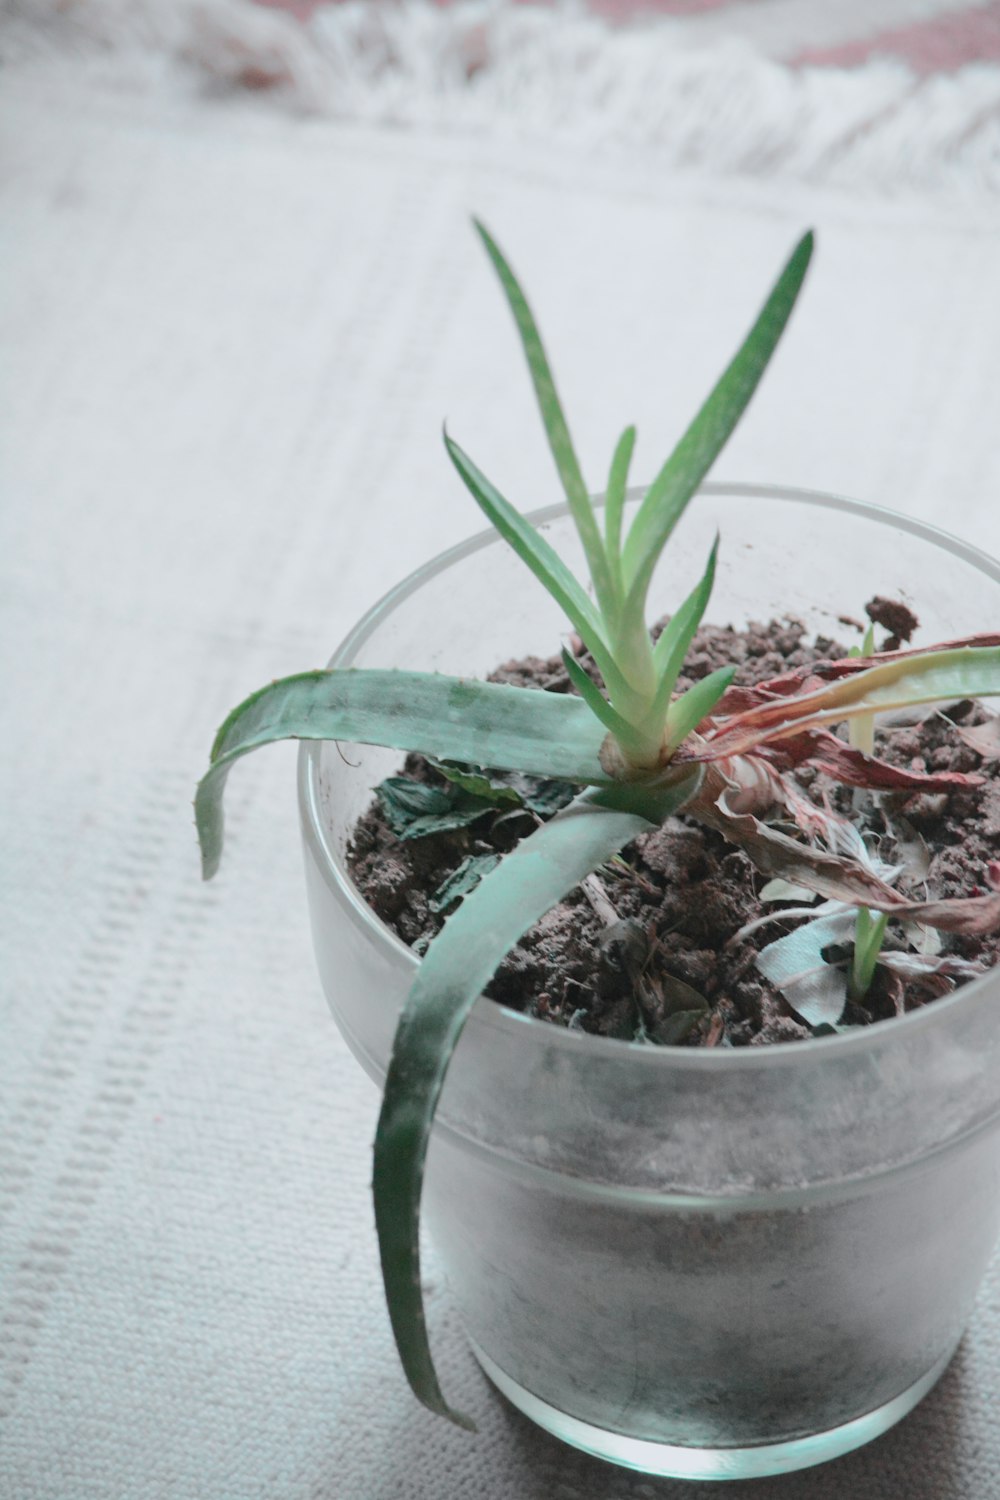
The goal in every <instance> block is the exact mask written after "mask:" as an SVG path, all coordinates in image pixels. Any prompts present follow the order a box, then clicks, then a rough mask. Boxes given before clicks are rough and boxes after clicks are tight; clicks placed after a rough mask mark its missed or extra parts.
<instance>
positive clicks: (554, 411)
mask: <svg viewBox="0 0 1000 1500" xmlns="http://www.w3.org/2000/svg"><path fill="white" fill-rule="evenodd" d="M473 223H474V224H475V226H476V229H477V231H478V233H479V237H480V239H481V240H482V242H483V244H484V245H485V246H486V253H487V254H488V255H489V257H490V260H491V261H492V262H493V266H494V269H495V270H496V273H497V275H498V276H499V278H500V284H501V286H502V287H503V289H504V292H505V293H506V296H507V301H508V303H509V304H510V310H511V312H512V313H513V314H514V322H515V323H516V324H517V331H518V333H519V334H520V336H521V344H522V346H523V349H524V354H525V358H526V359H527V361H528V369H529V371H530V372H531V381H532V384H533V386H534V388H535V396H536V399H537V401H538V409H539V411H540V412H541V414H542V421H543V423H544V424H545V433H546V436H547V437H548V440H549V447H550V449H551V450H552V457H553V458H554V459H555V462H556V468H557V469H558V471H559V478H560V480H561V481H562V486H563V489H564V490H565V492H566V499H567V500H568V501H569V508H570V513H571V514H572V516H573V520H574V521H575V523H576V528H577V531H578V532H579V533H580V540H581V541H582V542H583V549H584V552H585V553H586V555H587V566H588V568H589V569H590V576H591V578H592V579H593V580H594V588H595V590H596V591H597V597H598V599H599V600H601V601H602V603H603V604H604V605H605V606H607V604H609V603H610V601H611V598H612V585H611V575H610V572H609V569H608V559H607V557H606V556H605V553H604V547H603V545H602V543H601V536H600V532H599V531H598V529H597V522H596V520H595V519H594V512H593V510H592V509H591V505H590V496H589V495H588V493H587V486H586V484H585V483H584V481H583V475H582V473H581V472H580V465H579V462H578V460H577V456H576V451H575V449H574V447H573V441H572V439H571V437H570V435H569V427H568V425H567V423H566V417H565V415H564V413H563V409H562V404H561V403H560V400H559V396H558V393H557V391H556V384H555V380H554V378H553V375H552V370H551V367H550V365H549V361H548V357H547V355H546V353H545V347H544V345H543V344H542V339H541V335H540V333H539V332H538V326H537V324H536V323H535V318H534V314H533V313H532V311H531V308H530V307H529V305H528V299H527V298H526V297H525V295H524V292H523V290H522V288H521V285H520V283H519V282H518V280H517V277H516V276H515V275H514V272H513V271H512V270H511V268H510V265H509V264H508V262H507V260H506V258H505V256H504V254H503V252H502V250H501V249H500V247H499V245H498V244H497V242H496V240H494V238H493V236H492V235H491V234H490V232H489V230H488V229H486V227H485V226H484V225H483V224H481V223H480V222H479V220H478V219H474V220H473Z"/></svg>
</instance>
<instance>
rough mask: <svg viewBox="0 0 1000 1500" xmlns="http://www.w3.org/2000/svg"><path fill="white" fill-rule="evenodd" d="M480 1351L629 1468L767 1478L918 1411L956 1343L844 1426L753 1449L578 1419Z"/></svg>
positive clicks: (854, 1444) (490, 1371) (534, 1412)
mask: <svg viewBox="0 0 1000 1500" xmlns="http://www.w3.org/2000/svg"><path fill="white" fill-rule="evenodd" d="M470 1342H471V1344H472V1351H473V1353H474V1354H475V1356H476V1358H477V1359H478V1360H479V1363H480V1364H481V1365H482V1367H483V1369H484V1370H485V1372H486V1374H487V1375H488V1376H489V1378H490V1380H491V1381H492V1382H493V1384H494V1385H495V1386H496V1387H497V1389H498V1390H499V1391H501V1392H502V1394H503V1395H504V1396H506V1397H507V1399H508V1401H510V1402H512V1403H513V1405H514V1406H516V1407H517V1408H518V1410H519V1411H522V1412H524V1414H525V1416H527V1417H530V1418H531V1420H532V1421H533V1422H536V1423H537V1424H538V1426H539V1427H543V1428H544V1429H545V1430H546V1432H551V1433H552V1434H553V1435H554V1436H555V1437H557V1438H561V1439H562V1441H563V1442H564V1443H569V1444H570V1446H571V1447H574V1448H579V1449H581V1450H582V1451H583V1452H584V1453H590V1454H593V1455H594V1456H595V1457H596V1458H603V1459H604V1460H606V1461H607V1462H608V1463H613V1464H618V1465H620V1467H622V1468H624V1469H634V1470H636V1471H637V1472H638V1473H640V1474H654V1475H657V1476H660V1477H662V1478H667V1479H719V1480H722V1479H763V1478H766V1477H768V1476H769V1475H773V1474H791V1473H793V1472H794V1471H795V1470H796V1469H808V1468H812V1467H813V1465H815V1464H822V1463H826V1462H827V1461H828V1460H829V1459H832V1458H840V1457H841V1455H842V1454H844V1453H850V1452H851V1451H852V1450H853V1449H854V1448H861V1447H863V1446H864V1444H865V1443H870V1442H871V1441H872V1439H873V1438H877V1437H881V1435H882V1433H883V1432H887V1431H888V1429H889V1428H890V1427H893V1426H895V1424H896V1423H897V1422H899V1421H900V1420H901V1419H902V1418H903V1417H905V1416H906V1415H907V1413H908V1412H910V1411H912V1410H913V1408H914V1407H915V1406H916V1405H917V1403H918V1401H921V1400H922V1399H923V1398H924V1396H926V1395H927V1392H928V1391H929V1390H931V1388H932V1387H933V1386H935V1385H936V1384H937V1382H938V1381H939V1380H940V1378H941V1376H942V1375H943V1374H944V1372H945V1369H946V1368H947V1366H948V1363H949V1361H950V1360H951V1358H952V1355H953V1354H954V1352H955V1348H957V1345H955V1346H954V1347H953V1348H951V1349H949V1350H948V1352H947V1353H946V1354H945V1355H944V1356H943V1358H941V1359H940V1360H938V1362H937V1364H935V1365H933V1366H932V1367H931V1369H929V1370H928V1371H927V1373H926V1374H925V1375H922V1376H921V1377H920V1379H919V1380H917V1381H914V1383H913V1385H911V1386H908V1387H907V1389H906V1390H905V1391H901V1392H900V1394H899V1395H898V1396H895V1397H894V1398H893V1399H892V1400H891V1401H887V1402H886V1403H885V1405H884V1406H880V1407H878V1408H877V1409H876V1410H875V1411H870V1412H866V1413H865V1414H864V1416H861V1417H855V1418H854V1419H853V1420H852V1421H850V1422H845V1423H843V1425H842V1426H840V1427H831V1428H829V1429H828V1430H827V1431H825V1432H817V1433H813V1434H812V1435H811V1436H809V1437H802V1438H795V1439H793V1440H792V1441H790V1442H785V1443H760V1444H754V1445H753V1446H752V1447H746V1448H688V1447H680V1446H678V1445H676V1444H673V1443H658V1442H654V1441H651V1440H650V1439H647V1438H635V1437H629V1436H627V1434H625V1433H621V1432H607V1431H604V1430H602V1429H601V1428H599V1427H594V1426H592V1425H591V1424H590V1423H589V1422H582V1421H580V1419H579V1418H577V1417H571V1416H569V1415H568V1414H567V1413H566V1412H563V1411H559V1410H558V1408H557V1407H554V1406H550V1405H549V1404H548V1402H546V1401H542V1400H541V1399H540V1398H539V1397H538V1396H535V1395H533V1394H532V1392H531V1391H528V1390H525V1388H524V1387H523V1386H521V1385H518V1384H517V1382H516V1381H515V1380H512V1379H511V1378H510V1376H509V1375H507V1374H506V1373H505V1372H504V1371H503V1370H501V1369H500V1367H499V1365H496V1364H494V1362H493V1360H491V1359H490V1357H489V1355H488V1354H487V1353H485V1351H484V1350H482V1349H480V1348H479V1346H478V1344H476V1342H475V1340H470Z"/></svg>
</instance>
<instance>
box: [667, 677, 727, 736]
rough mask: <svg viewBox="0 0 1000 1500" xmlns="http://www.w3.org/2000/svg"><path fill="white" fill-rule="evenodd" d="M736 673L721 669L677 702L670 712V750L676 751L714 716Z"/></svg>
mask: <svg viewBox="0 0 1000 1500" xmlns="http://www.w3.org/2000/svg"><path fill="white" fill-rule="evenodd" d="M735 673H736V668H735V667H719V668H718V670H717V671H715V672H709V674H708V676H707V677H703V678H702V679H701V681H700V682H696V683H695V685H694V687H689V688H688V690H687V692H686V693H682V694H681V696H680V697H679V698H675V699H674V701H673V703H671V705H670V707H669V708H668V709H667V729H666V737H665V738H666V745H667V748H668V750H675V749H676V748H677V746H678V745H679V744H680V743H681V742H682V741H683V740H686V739H687V737H688V735H689V734H690V733H691V731H692V730H693V729H697V728H698V725H699V724H700V723H701V721H702V719H703V718H704V717H705V715H706V714H710V713H711V712H712V709H713V708H714V707H715V705H716V704H717V703H718V701H719V699H720V698H721V697H722V695H723V693H724V692H725V691H726V688H727V687H728V686H729V684H730V683H731V682H732V680H733V677H734V676H735Z"/></svg>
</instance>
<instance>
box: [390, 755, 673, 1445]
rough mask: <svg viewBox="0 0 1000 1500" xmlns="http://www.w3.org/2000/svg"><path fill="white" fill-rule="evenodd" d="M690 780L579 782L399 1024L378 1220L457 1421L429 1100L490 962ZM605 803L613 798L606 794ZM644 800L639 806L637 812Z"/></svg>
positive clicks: (420, 976)
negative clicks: (445, 1347)
mask: <svg viewBox="0 0 1000 1500" xmlns="http://www.w3.org/2000/svg"><path fill="white" fill-rule="evenodd" d="M696 786H697V782H696V781H693V780H688V779H686V778H681V779H679V780H675V781H674V782H673V783H672V784H662V783H661V784H659V785H657V786H655V787H653V788H643V787H641V786H638V785H632V786H624V785H621V786H613V787H608V788H602V789H601V790H600V791H594V792H587V793H584V794H583V795H582V796H581V797H580V798H579V799H578V800H577V801H576V802H575V803H573V804H572V805H571V806H570V807H568V808H566V809H565V810H564V811H563V812H561V813H559V814H558V815H557V816H556V817H555V818H553V819H552V821H551V822H549V823H545V824H543V825H542V827H540V828H538V829H537V830H536V831H535V832H534V833H533V834H532V835H531V836H530V837H529V838H527V839H525V840H524V841H523V842H522V843H521V844H519V845H518V846H517V848H516V849H514V850H513V851H512V852H511V853H510V854H508V855H507V856H506V858H505V859H503V860H502V861H501V863H500V864H498V865H497V866H496V867H495V869H493V870H491V871H490V873H489V874H488V875H487V876H486V878H485V879H484V880H483V881H481V882H480V884H479V885H478V886H477V887H476V889H475V890H474V891H473V892H472V893H471V894H470V895H468V896H466V898H465V900H464V901H463V902H462V904H461V906H459V908H458V910H457V911H456V912H454V914H453V915H452V916H451V917H449V918H448V920H447V922H446V923H445V925H444V928H443V929H442V931H441V932H440V933H439V934H438V936H437V937H436V938H435V939H434V941H433V942H432V943H431V945H430V947H429V948H428V950H427V954H426V956H425V957H424V959H423V961H422V963H421V965H420V968H419V970H418V971H417V977H416V979H415V981H414V983H413V986H412V988H411V990H410V994H409V996H408V998H407V1001H406V1004H405V1006H404V1008H403V1013H402V1016H401V1017H400V1021H399V1026H398V1028H397V1030H396V1038H395V1043H394V1046H393V1052H392V1058H391V1060H390V1063H389V1070H388V1073H387V1075H386V1081H385V1090H384V1094H383V1098H382V1111H381V1114H380V1116H379V1123H378V1129H377V1132H376V1137H375V1175H374V1189H375V1219H376V1225H377V1228H378V1236H379V1250H380V1253H381V1257H382V1274H383V1277H384V1280H385V1290H386V1299H387V1302H388V1305H389V1313H390V1317H391V1320H392V1327H393V1332H394V1334H395V1337H396V1344H397V1347H398V1349H399V1354H400V1358H401V1360H402V1362H403V1368H404V1370H405V1371H406V1375H407V1378H408V1380H409V1382H410V1385H411V1386H412V1388H413V1391H414V1393H415V1394H416V1395H417V1396H418V1397H419V1398H420V1400H421V1401H423V1402H424V1404H425V1405H426V1406H428V1407H430V1409H431V1410H432V1411H436V1412H439V1413H441V1414H442V1415H443V1416H448V1417H451V1418H452V1420H453V1421H457V1422H458V1423H459V1424H460V1425H462V1426H469V1425H470V1424H469V1420H468V1418H466V1417H463V1416H462V1415H461V1414H459V1413H457V1412H455V1411H453V1410H452V1409H451V1408H450V1407H449V1405H448V1403H447V1401H446V1399H445V1397H444V1395H443V1393H442V1391H441V1387H440V1384H439V1382H438V1378H437V1373H436V1371H435V1369H434V1364H433V1360H432V1358H431V1352H430V1346H429V1343H428V1339H427V1328H426V1323H425V1320H424V1309H423V1299H422V1295H421V1288H420V1251H419V1241H418V1223H419V1211H420V1194H421V1187H422V1182H423V1170H424V1161H425V1158H426V1154H427V1145H428V1140H429V1137H430V1130H431V1123H432V1121H433V1118H434V1111H435V1108H436V1106H437V1101H438V1098H439V1096H440V1092H441V1088H442V1085H443V1083H444V1078H445V1074H446V1072H447V1068H448V1064H449V1062H450V1061H451V1056H452V1053H453V1051H454V1048H455V1044H456V1043H457V1041H458V1038H459V1034H460V1032H461V1030H462V1026H463V1025H464V1023H465V1020H466V1017H467V1016H468V1014H469V1012H470V1011H471V1009H472V1007H473V1005H474V1004H475V1002H476V1000H477V998H478V997H479V995H480V993H481V991H482V990H483V988H484V987H485V986H486V985H487V984H488V983H489V981H490V979H491V978H492V976H493V974H494V972H495V971H496V968H497V965H498V964H499V962H500V960H501V959H502V958H503V956H504V954H505V953H507V952H508V951H509V950H510V949H511V948H512V947H513V946H514V944H515V943H516V942H517V941H518V939H519V938H521V937H523V935H524V933H525V932H527V930H528V928H529V927H531V926H532V925H533V924H534V923H535V922H536V921H537V920H538V918H539V917H541V916H542V915H544V913H545V912H546V911H548V910H549V908H550V907H552V906H554V905H555V903H556V902H557V901H559V900H561V899H562V897H563V896H565V895H566V894H567V893H568V892H569V891H571V890H572V889H573V887H574V886H575V885H577V884H578V882H579V881H580V880H582V879H583V877H584V876H585V875H587V874H589V872H590V871H591V870H593V869H596V868H597V867H598V866H599V865H600V864H602V863H603V862H604V861H605V860H606V859H607V858H608V857H609V856H610V855H612V854H614V853H615V852H616V851H617V850H618V849H620V848H621V847H622V846H623V845H624V844H627V843H628V842H629V841H630V840H631V839H633V838H635V837H636V836H637V835H638V834H640V833H643V832H646V831H648V829H649V827H650V824H654V825H655V824H656V823H659V822H660V821H662V819H663V818H664V817H665V816H667V814H668V813H669V812H671V811H674V810H676V809H677V808H678V807H680V806H682V805H683V803H684V802H685V801H686V800H687V797H688V796H689V795H690V794H691V793H692V791H693V790H694V789H695V787H696ZM609 803H610V804H611V805H608V804H609ZM640 807H644V808H645V812H641V811H638V810H637V809H639V808H640Z"/></svg>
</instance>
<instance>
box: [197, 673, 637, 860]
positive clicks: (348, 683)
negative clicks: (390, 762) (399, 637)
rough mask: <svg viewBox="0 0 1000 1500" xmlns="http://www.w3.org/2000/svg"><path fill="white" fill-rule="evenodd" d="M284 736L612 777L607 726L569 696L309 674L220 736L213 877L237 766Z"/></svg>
mask: <svg viewBox="0 0 1000 1500" xmlns="http://www.w3.org/2000/svg"><path fill="white" fill-rule="evenodd" d="M285 739H300V740H354V741H358V742H361V743H364V744H369V745H387V746H389V747H391V748H394V749H399V750H419V751H422V752H423V753H424V754H428V755H434V756H437V757H441V758H450V759H455V760H465V761H470V762H478V763H480V764H483V765H492V766H499V767H505V768H506V767H510V768H511V769H513V770H518V771H527V772H529V773H530V772H534V773H536V774H537V775H539V776H554V777H558V778H559V779H560V780H565V781H575V782H578V783H580V784H582V785H600V784H602V783H603V782H606V781H608V779H609V778H608V775H607V773H606V772H605V770H604V768H603V767H602V765H601V762H600V759H599V757H600V752H601V745H602V744H603V742H604V731H603V729H602V727H601V725H600V724H599V723H598V722H597V720H596V719H595V718H594V716H593V714H592V713H591V711H590V709H589V708H588V707H587V705H586V704H585V703H584V702H582V700H581V699H579V698H574V697H572V696H570V695H569V694H563V693H543V692H534V691H531V690H530V689H527V688H516V687H509V686H507V685H505V684H501V683H495V682H478V681H477V680H476V679H475V678H471V677H469V678H465V677H444V676H440V675H438V674H436V673H429V672H395V671H368V670H352V671H326V672H303V673H300V674H299V675H298V676H295V677H284V678H282V679H281V680H280V681H278V682H273V683H271V684H270V685H269V686H268V687H265V688H261V689H260V690H259V692H256V693H253V694H252V695H251V696H250V697H249V698H247V699H245V701H244V702H243V703H241V704H240V705H239V707H237V708H235V709H234V710H233V712H232V713H231V714H230V715H229V717H228V718H227V719H226V720H225V722H224V724H223V725H222V728H221V729H220V730H219V733H218V734H217V735H216V738H215V743H214V745H213V746H212V754H211V762H212V764H211V766H210V769H209V770H208V772H207V773H206V774H205V775H204V776H203V777H202V779H201V781H200V782H199V784H198V790H197V792H196V794H195V821H196V823H197V826H198V838H199V841H200V843H201V857H202V874H203V876H204V878H205V879H206V880H210V879H211V877H212V876H213V875H214V874H215V872H216V870H217V869H218V867H219V860H220V858H221V856H222V840H223V816H222V797H223V792H224V790H225V784H226V778H227V776H228V774H229V771H230V769H231V768H232V766H233V765H234V764H235V762H236V761H237V760H239V759H240V757H241V756H243V755H247V754H248V753H249V752H250V751H251V750H256V749H258V748H259V747H260V746H261V745H269V744H272V743H273V742H274V741H276V740H285Z"/></svg>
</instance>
